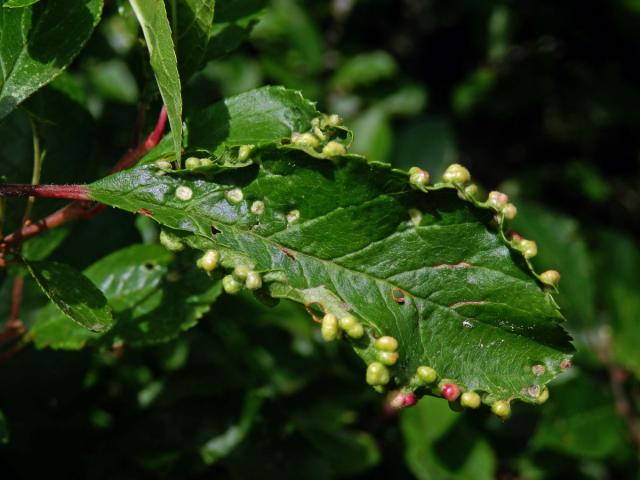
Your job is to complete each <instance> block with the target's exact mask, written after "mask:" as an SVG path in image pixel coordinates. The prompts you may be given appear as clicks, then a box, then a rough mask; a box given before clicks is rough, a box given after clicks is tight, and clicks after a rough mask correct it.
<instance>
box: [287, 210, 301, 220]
mask: <svg viewBox="0 0 640 480" xmlns="http://www.w3.org/2000/svg"><path fill="white" fill-rule="evenodd" d="M298 220H300V210H291V211H290V212H289V213H287V223H296V222H297V221H298Z"/></svg>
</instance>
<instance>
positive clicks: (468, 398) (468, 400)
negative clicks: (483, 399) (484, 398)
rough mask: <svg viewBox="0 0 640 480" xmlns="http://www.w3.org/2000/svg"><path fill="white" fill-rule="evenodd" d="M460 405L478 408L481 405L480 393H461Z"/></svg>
mask: <svg viewBox="0 0 640 480" xmlns="http://www.w3.org/2000/svg"><path fill="white" fill-rule="evenodd" d="M460 405H462V406H463V407H467V408H478V407H479V406H480V395H478V394H477V393H476V392H464V393H463V394H462V395H460Z"/></svg>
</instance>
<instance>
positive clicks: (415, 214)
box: [409, 208, 422, 227]
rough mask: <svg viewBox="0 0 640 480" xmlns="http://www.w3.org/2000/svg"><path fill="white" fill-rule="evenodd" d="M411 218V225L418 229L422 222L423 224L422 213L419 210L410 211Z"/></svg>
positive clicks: (411, 209)
mask: <svg viewBox="0 0 640 480" xmlns="http://www.w3.org/2000/svg"><path fill="white" fill-rule="evenodd" d="M409 217H410V218H411V223H413V224H414V225H415V226H416V227H417V226H418V225H420V222H422V212H421V211H420V210H418V209H417V208H410V209H409Z"/></svg>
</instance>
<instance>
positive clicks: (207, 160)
mask: <svg viewBox="0 0 640 480" xmlns="http://www.w3.org/2000/svg"><path fill="white" fill-rule="evenodd" d="M211 165H213V160H211V159H210V158H201V159H200V167H210V166H211Z"/></svg>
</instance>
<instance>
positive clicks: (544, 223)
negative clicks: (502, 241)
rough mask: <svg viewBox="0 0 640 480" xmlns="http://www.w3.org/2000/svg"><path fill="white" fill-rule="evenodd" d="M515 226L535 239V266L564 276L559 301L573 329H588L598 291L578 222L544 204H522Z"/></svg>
mask: <svg viewBox="0 0 640 480" xmlns="http://www.w3.org/2000/svg"><path fill="white" fill-rule="evenodd" d="M517 207H518V216H517V217H516V218H515V220H514V221H513V222H512V227H513V228H514V229H515V230H516V231H518V232H519V233H521V234H522V235H523V236H525V237H526V238H532V239H535V241H536V243H537V244H538V255H537V256H536V257H535V258H533V259H532V260H533V263H534V265H536V266H537V267H538V268H539V270H540V271H543V270H547V269H554V270H558V271H559V272H560V274H561V275H562V279H561V281H560V287H559V290H560V295H559V297H558V302H559V303H560V306H561V307H562V308H563V310H564V311H565V315H566V317H567V319H568V322H569V325H570V327H571V328H574V329H577V330H580V329H584V328H588V327H590V326H592V325H593V323H594V322H595V291H594V283H593V280H594V272H593V261H592V256H591V254H590V252H589V250H588V248H587V245H586V242H585V241H584V239H583V238H582V234H581V232H580V228H579V224H578V222H577V220H575V219H573V218H570V217H567V216H565V215H561V214H559V213H554V212H552V211H550V210H549V209H548V208H546V207H543V206H541V205H535V204H532V203H526V202H525V201H518V202H517Z"/></svg>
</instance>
